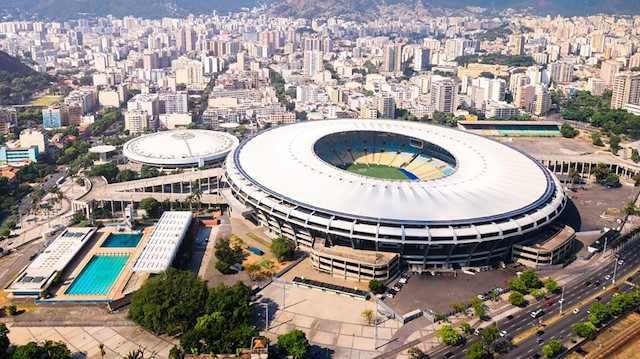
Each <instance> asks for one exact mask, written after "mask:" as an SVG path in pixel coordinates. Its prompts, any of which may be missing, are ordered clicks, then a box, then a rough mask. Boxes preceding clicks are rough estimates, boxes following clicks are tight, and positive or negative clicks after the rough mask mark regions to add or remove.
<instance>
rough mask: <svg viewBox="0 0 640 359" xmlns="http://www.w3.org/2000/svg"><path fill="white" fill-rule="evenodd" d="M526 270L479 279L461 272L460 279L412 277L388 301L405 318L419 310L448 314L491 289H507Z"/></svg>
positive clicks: (501, 271)
mask: <svg viewBox="0 0 640 359" xmlns="http://www.w3.org/2000/svg"><path fill="white" fill-rule="evenodd" d="M523 269H524V267H522V266H521V267H518V268H513V267H512V266H510V265H509V266H507V268H506V269H502V268H499V269H492V270H489V271H486V272H480V273H476V274H475V275H470V274H464V273H462V272H458V274H457V276H456V277H447V276H432V275H426V274H422V275H412V276H411V277H410V278H409V280H408V282H407V283H406V284H405V285H404V286H403V287H402V289H401V290H400V292H399V293H398V294H397V295H396V296H395V297H394V298H387V297H384V301H385V303H387V304H388V305H389V306H390V307H391V308H392V309H393V310H395V311H397V312H398V313H401V314H405V313H408V312H410V311H413V310H415V309H421V310H425V311H428V310H429V309H431V310H433V311H434V312H441V313H445V312H448V311H450V310H451V307H450V306H449V305H450V304H452V303H458V302H468V301H469V300H470V299H471V298H472V297H475V296H477V295H478V294H482V293H485V292H488V291H489V290H490V289H491V288H497V287H501V288H506V285H505V283H504V282H505V281H506V280H511V279H514V278H515V277H516V272H518V271H521V270H523Z"/></svg>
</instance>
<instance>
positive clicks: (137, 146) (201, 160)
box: [123, 130, 238, 167]
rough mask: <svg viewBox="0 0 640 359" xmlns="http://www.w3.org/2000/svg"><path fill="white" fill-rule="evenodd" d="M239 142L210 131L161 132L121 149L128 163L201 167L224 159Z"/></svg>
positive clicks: (234, 138) (140, 138) (128, 143)
mask: <svg viewBox="0 0 640 359" xmlns="http://www.w3.org/2000/svg"><path fill="white" fill-rule="evenodd" d="M237 145H238V139H237V138H236V137H235V136H233V135H230V134H228V133H226V132H218V131H209V130H175V131H161V132H156V133H152V134H149V135H144V136H140V137H137V138H134V139H132V140H130V141H129V142H127V143H125V144H124V146H123V153H124V155H125V156H127V157H128V158H129V159H130V160H132V161H134V162H139V163H143V164H151V165H155V166H167V167H172V166H181V167H184V166H194V167H195V166H200V165H203V164H205V163H208V162H210V161H214V160H218V159H223V158H224V157H225V156H226V155H227V154H228V153H229V151H231V149H233V147H235V146H237Z"/></svg>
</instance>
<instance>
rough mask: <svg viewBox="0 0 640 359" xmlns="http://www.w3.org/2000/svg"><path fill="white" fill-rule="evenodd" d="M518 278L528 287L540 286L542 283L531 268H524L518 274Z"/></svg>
mask: <svg viewBox="0 0 640 359" xmlns="http://www.w3.org/2000/svg"><path fill="white" fill-rule="evenodd" d="M519 278H520V280H522V282H523V283H524V285H526V286H527V288H529V289H532V288H540V286H541V284H542V282H541V281H540V278H538V273H536V272H534V271H533V270H531V269H525V270H524V271H522V274H520V277H519Z"/></svg>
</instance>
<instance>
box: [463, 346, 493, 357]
mask: <svg viewBox="0 0 640 359" xmlns="http://www.w3.org/2000/svg"><path fill="white" fill-rule="evenodd" d="M464 354H465V355H466V356H467V359H489V358H491V357H492V356H491V355H490V354H489V352H488V351H487V350H486V349H485V348H484V346H483V345H482V343H473V344H472V345H471V346H470V347H469V349H467V351H466V352H465V353H464Z"/></svg>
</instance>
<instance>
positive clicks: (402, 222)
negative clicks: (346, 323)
mask: <svg viewBox="0 0 640 359" xmlns="http://www.w3.org/2000/svg"><path fill="white" fill-rule="evenodd" d="M225 176H226V179H227V182H228V184H229V187H230V191H231V195H232V197H233V201H234V202H235V201H237V202H239V205H240V206H242V207H243V211H242V213H243V214H244V215H245V216H246V217H248V218H250V219H252V220H253V221H255V222H257V223H260V224H262V225H264V226H267V227H268V228H269V230H270V231H271V232H273V233H275V234H277V235H284V236H287V237H289V238H292V239H295V240H296V242H297V243H298V244H299V245H300V246H301V247H303V248H305V249H307V250H308V251H309V252H310V253H311V263H312V265H313V266H314V267H315V268H317V269H318V270H321V271H324V272H328V273H331V274H333V275H337V276H344V277H349V278H352V279H357V280H368V279H372V278H381V279H383V278H387V277H389V276H390V275H392V274H393V273H394V272H395V271H396V269H397V268H398V266H399V265H400V262H401V261H402V262H404V263H406V264H408V265H409V267H410V268H457V267H467V266H481V265H487V264H491V263H498V262H499V261H502V260H508V259H509V258H510V257H509V256H510V252H511V248H512V246H513V244H514V243H516V242H519V241H523V240H526V239H527V238H530V237H532V236H534V235H535V234H537V233H539V232H540V231H543V230H544V229H545V227H547V226H548V225H549V224H550V223H551V222H552V221H553V220H554V219H556V218H557V217H558V216H559V215H560V213H561V212H562V210H563V209H564V207H565V205H566V203H567V198H566V196H565V194H564V191H563V189H562V186H561V185H560V183H559V181H558V180H557V178H556V177H555V176H554V175H553V174H552V173H551V172H550V171H549V170H548V169H546V168H545V167H543V166H542V165H541V164H540V163H538V162H537V161H535V160H534V159H533V158H531V157H530V156H528V155H527V154H525V153H522V152H520V151H518V150H515V149H512V148H510V147H507V146H505V145H503V144H500V143H498V142H496V141H493V140H491V139H487V138H484V137H480V136H478V135H474V134H471V133H466V132H462V131H458V130H454V129H449V128H444V127H439V126H431V125H426V124H421V123H416V122H403V121H393V120H367V119H353V120H351V119H345V120H322V121H311V122H303V123H299V124H293V125H285V126H278V127H275V128H272V129H269V130H267V131H263V132H260V133H258V134H257V135H255V136H253V137H251V138H250V139H248V140H246V141H244V142H243V143H241V144H240V145H239V146H238V147H236V148H235V149H233V150H232V152H231V153H230V154H229V156H228V158H227V161H226V164H225Z"/></svg>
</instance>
